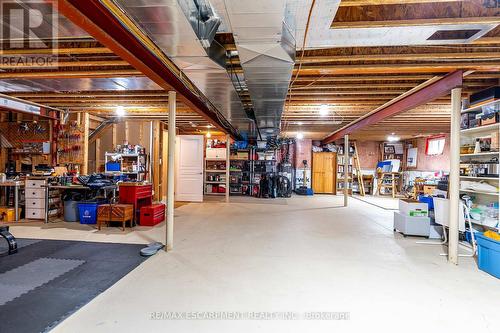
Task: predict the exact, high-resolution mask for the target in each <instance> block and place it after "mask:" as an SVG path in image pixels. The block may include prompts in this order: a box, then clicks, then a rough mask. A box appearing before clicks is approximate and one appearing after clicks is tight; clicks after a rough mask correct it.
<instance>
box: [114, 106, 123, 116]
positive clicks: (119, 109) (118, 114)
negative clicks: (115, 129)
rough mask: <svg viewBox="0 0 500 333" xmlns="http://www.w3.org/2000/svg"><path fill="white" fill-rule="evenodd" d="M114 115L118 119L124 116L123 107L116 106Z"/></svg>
mask: <svg viewBox="0 0 500 333" xmlns="http://www.w3.org/2000/svg"><path fill="white" fill-rule="evenodd" d="M115 113H116V115H117V116H118V117H123V116H124V115H125V108H124V107H123V106H117V107H116V110H115Z"/></svg>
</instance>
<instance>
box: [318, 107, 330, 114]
mask: <svg viewBox="0 0 500 333" xmlns="http://www.w3.org/2000/svg"><path fill="white" fill-rule="evenodd" d="M329 112H330V110H329V108H328V105H326V104H323V105H321V106H320V107H319V115H320V116H326V115H328V113H329Z"/></svg>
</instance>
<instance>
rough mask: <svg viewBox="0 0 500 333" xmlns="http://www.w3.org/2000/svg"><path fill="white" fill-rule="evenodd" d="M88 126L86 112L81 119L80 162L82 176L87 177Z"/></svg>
mask: <svg viewBox="0 0 500 333" xmlns="http://www.w3.org/2000/svg"><path fill="white" fill-rule="evenodd" d="M89 125H90V118H89V114H88V112H86V113H85V114H84V115H83V117H82V127H83V161H82V163H83V164H82V170H80V171H81V174H82V175H87V174H88V173H89Z"/></svg>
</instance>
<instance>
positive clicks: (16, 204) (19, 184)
mask: <svg viewBox="0 0 500 333" xmlns="http://www.w3.org/2000/svg"><path fill="white" fill-rule="evenodd" d="M23 186H24V182H21V181H6V182H3V183H0V187H5V188H7V187H13V188H14V209H15V210H16V211H15V212H14V214H15V217H16V222H19V189H20V188H21V187H23Z"/></svg>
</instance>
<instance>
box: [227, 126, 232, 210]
mask: <svg viewBox="0 0 500 333" xmlns="http://www.w3.org/2000/svg"><path fill="white" fill-rule="evenodd" d="M230 154H231V135H229V134H226V202H227V203H229V186H230V180H229V177H230V176H231V174H230V173H229V168H230V166H231V160H230Z"/></svg>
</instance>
